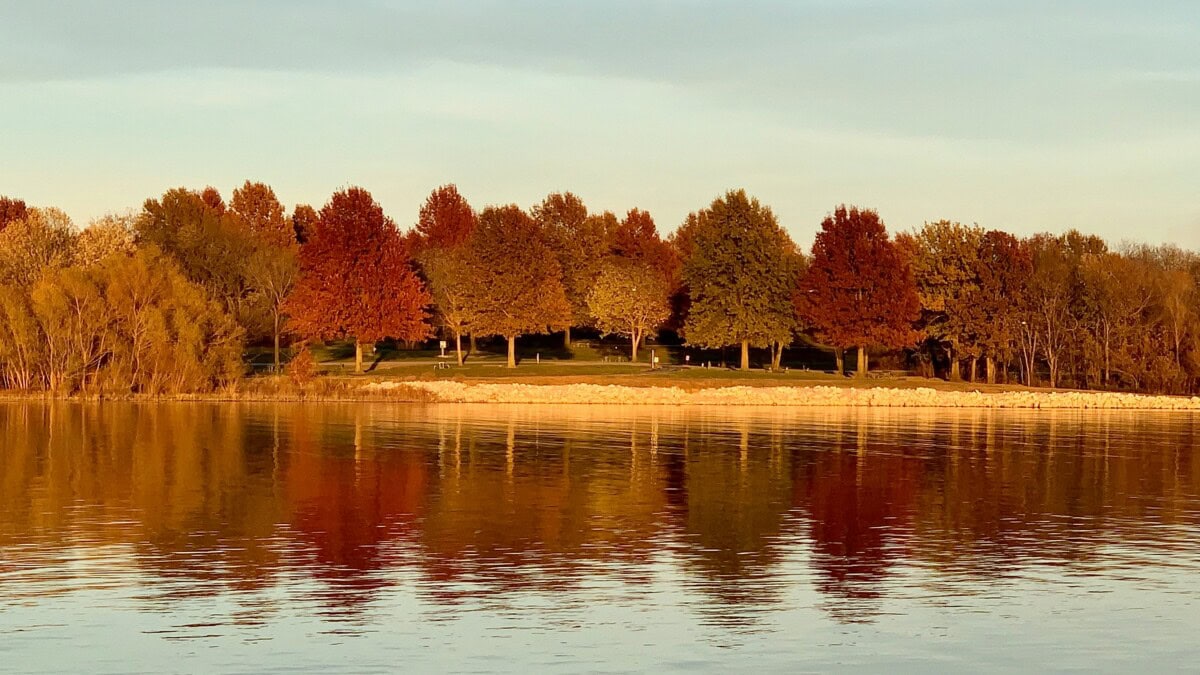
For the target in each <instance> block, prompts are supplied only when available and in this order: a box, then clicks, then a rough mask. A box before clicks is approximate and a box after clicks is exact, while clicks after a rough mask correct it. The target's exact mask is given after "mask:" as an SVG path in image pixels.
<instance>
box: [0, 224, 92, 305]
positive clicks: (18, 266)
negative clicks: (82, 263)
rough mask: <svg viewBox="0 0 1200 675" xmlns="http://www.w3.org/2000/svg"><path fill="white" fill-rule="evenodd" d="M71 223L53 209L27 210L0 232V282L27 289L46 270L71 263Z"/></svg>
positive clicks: (73, 233)
mask: <svg viewBox="0 0 1200 675" xmlns="http://www.w3.org/2000/svg"><path fill="white" fill-rule="evenodd" d="M74 245H75V226H74V225H73V224H72V223H71V219H70V218H69V217H68V216H67V214H65V213H63V212H62V211H60V210H58V209H55V208H35V209H29V210H28V211H27V213H26V216H25V218H23V219H21V220H16V221H13V222H11V223H9V224H8V227H6V228H4V230H3V231H2V232H0V282H3V283H8V284H12V285H14V286H16V287H18V288H22V289H25V290H26V292H28V290H29V289H31V288H32V287H33V284H34V282H36V281H37V280H38V277H40V276H41V275H42V274H43V273H44V272H46V271H47V270H53V269H58V268H60V267H66V266H67V265H69V264H71V262H72V259H73V258H74V257H75V254H74Z"/></svg>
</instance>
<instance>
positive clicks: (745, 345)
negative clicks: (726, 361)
mask: <svg viewBox="0 0 1200 675" xmlns="http://www.w3.org/2000/svg"><path fill="white" fill-rule="evenodd" d="M742 370H750V343H749V342H748V341H746V340H742Z"/></svg>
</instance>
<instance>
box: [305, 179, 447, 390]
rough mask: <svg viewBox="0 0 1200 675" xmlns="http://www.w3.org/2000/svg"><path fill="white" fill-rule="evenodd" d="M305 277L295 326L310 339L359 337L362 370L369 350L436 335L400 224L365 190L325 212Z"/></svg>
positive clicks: (308, 248) (347, 194)
mask: <svg viewBox="0 0 1200 675" xmlns="http://www.w3.org/2000/svg"><path fill="white" fill-rule="evenodd" d="M300 271H301V276H300V279H299V281H298V282H297V284H296V287H295V289H294V290H293V291H292V294H291V296H290V297H289V298H288V302H287V303H286V307H285V310H286V311H287V313H288V314H290V316H291V319H290V321H289V324H288V325H289V327H290V328H291V329H292V330H293V331H294V332H296V333H297V334H299V335H301V336H302V337H305V338H322V339H331V338H353V340H354V342H355V346H356V349H355V368H356V370H359V371H361V370H362V350H363V346H364V345H366V344H372V343H375V342H377V341H379V340H382V339H384V338H389V337H390V338H396V339H400V340H419V339H422V338H424V337H426V336H427V335H429V324H428V323H426V320H427V319H428V318H429V314H428V312H427V311H426V307H427V306H428V305H429V302H430V297H429V294H428V293H427V292H426V291H425V289H424V288H422V286H421V282H420V280H419V279H417V276H416V274H414V273H413V271H412V269H411V267H410V265H409V256H408V251H407V249H406V247H405V245H404V241H403V239H402V237H401V234H400V231H399V230H398V229H397V228H396V224H395V223H394V222H393V221H392V220H391V219H390V218H388V217H387V216H385V215H384V213H383V209H382V208H381V207H380V206H379V204H377V203H376V202H375V200H374V198H372V196H371V193H369V192H367V191H366V190H364V189H362V188H359V187H352V188H348V189H346V190H342V191H339V192H335V193H334V195H333V197H332V198H331V199H330V200H329V203H327V204H326V205H325V206H324V208H322V209H321V214H320V218H319V219H318V220H317V223H316V226H315V227H314V228H313V231H312V232H311V233H310V234H309V236H308V242H307V243H306V244H305V245H304V246H303V247H302V248H301V249H300Z"/></svg>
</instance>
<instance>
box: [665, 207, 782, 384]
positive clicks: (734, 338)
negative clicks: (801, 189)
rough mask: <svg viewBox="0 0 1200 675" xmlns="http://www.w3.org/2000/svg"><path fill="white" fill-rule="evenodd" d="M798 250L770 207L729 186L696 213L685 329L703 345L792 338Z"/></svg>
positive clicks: (745, 358)
mask: <svg viewBox="0 0 1200 675" xmlns="http://www.w3.org/2000/svg"><path fill="white" fill-rule="evenodd" d="M793 248H794V245H793V244H792V242H791V239H789V238H788V235H787V233H786V232H785V231H784V230H783V228H781V227H780V226H779V223H778V222H777V221H776V220H775V214H774V213H772V212H771V209H770V208H768V207H766V206H763V205H762V204H760V203H759V202H758V200H757V199H752V198H750V197H748V196H746V192H745V191H744V190H737V191H730V192H727V193H726V194H725V196H723V197H719V198H717V199H715V200H714V201H713V202H712V204H711V205H710V206H709V207H708V208H707V209H704V210H702V211H700V212H699V213H698V214H697V215H696V216H695V225H694V230H693V232H692V233H691V247H690V252H689V255H688V256H687V258H685V259H684V261H683V279H684V282H685V283H686V284H687V287H688V290H689V293H690V299H691V305H690V308H689V310H688V314H687V318H686V320H685V322H684V326H683V332H684V336H685V338H686V339H687V341H688V342H689V343H692V344H697V345H701V346H704V347H725V346H727V345H736V344H740V345H741V348H742V357H741V368H742V370H749V368H750V347H752V346H754V347H766V346H768V345H771V344H772V343H777V342H784V341H790V340H791V335H792V331H793V329H794V328H795V325H796V318H795V313H794V311H793V310H792V304H791V297H792V292H793V289H794V288H795V284H796V273H797V270H796V268H795V265H794V262H795V258H794V257H793V256H792V255H790V253H789V252H790V251H791V250H792V249H793Z"/></svg>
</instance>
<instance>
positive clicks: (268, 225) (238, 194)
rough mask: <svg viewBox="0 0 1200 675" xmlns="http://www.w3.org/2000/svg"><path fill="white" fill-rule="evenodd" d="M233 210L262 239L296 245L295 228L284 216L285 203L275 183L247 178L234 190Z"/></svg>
mask: <svg viewBox="0 0 1200 675" xmlns="http://www.w3.org/2000/svg"><path fill="white" fill-rule="evenodd" d="M229 210H230V212H232V213H233V215H234V216H236V217H237V218H239V219H241V221H242V223H243V226H244V227H246V228H247V229H249V230H250V232H252V233H253V234H254V235H255V236H256V237H257V238H258V239H259V241H262V242H265V243H267V244H270V245H272V246H278V247H281V248H283V247H290V246H293V245H295V244H296V231H295V228H294V227H293V226H292V223H290V222H288V220H287V219H286V218H284V215H283V204H280V203H279V199H277V198H276V197H275V191H274V190H272V189H271V186H269V185H266V184H265V183H251V182H250V181H246V182H245V183H243V184H242V187H240V188H238V189H236V190H234V191H233V198H232V199H230V200H229Z"/></svg>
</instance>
